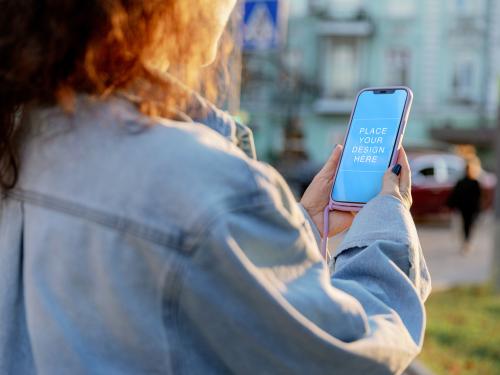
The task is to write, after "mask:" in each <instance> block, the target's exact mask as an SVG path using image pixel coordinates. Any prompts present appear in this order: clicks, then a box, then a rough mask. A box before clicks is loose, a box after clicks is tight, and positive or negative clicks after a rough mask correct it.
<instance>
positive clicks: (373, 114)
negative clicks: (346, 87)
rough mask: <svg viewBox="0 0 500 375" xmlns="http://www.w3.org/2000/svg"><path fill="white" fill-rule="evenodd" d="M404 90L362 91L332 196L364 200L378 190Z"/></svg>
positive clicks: (399, 117)
mask: <svg viewBox="0 0 500 375" xmlns="http://www.w3.org/2000/svg"><path fill="white" fill-rule="evenodd" d="M407 100H408V92H407V91H406V90H403V89H393V90H372V91H363V92H362V93H361V94H360V95H359V96H358V100H357V102H356V106H355V108H354V112H353V115H352V119H351V125H350V127H349V132H348V134H347V139H346V142H345V145H344V152H343V154H342V159H341V161H340V166H339V169H338V171H337V176H336V179H335V185H334V188H333V190H332V198H333V200H335V201H337V202H345V203H366V202H368V201H369V200H371V199H372V198H374V197H375V196H376V195H377V194H378V193H379V192H380V190H381V189H382V178H383V175H384V173H385V171H386V170H387V168H388V167H389V164H390V162H391V159H392V155H393V152H394V151H395V150H394V149H395V147H396V141H397V138H398V133H399V128H400V126H401V124H402V119H403V116H404V111H405V105H406V101H407Z"/></svg>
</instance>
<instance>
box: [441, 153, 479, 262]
mask: <svg viewBox="0 0 500 375" xmlns="http://www.w3.org/2000/svg"><path fill="white" fill-rule="evenodd" d="M480 173H481V164H480V162H479V159H478V158H477V157H476V158H473V159H470V160H468V161H467V163H466V166H465V174H464V176H463V178H461V179H460V180H459V181H457V183H456V184H455V186H454V187H453V190H452V192H451V194H450V197H449V199H448V206H449V207H450V208H452V209H455V210H457V211H458V212H459V214H460V216H461V219H462V235H463V242H462V247H461V252H462V253H463V254H467V253H469V252H470V251H471V249H472V246H471V237H472V230H473V228H474V224H475V223H476V220H477V218H478V216H479V213H480V211H481V185H480V183H479V181H478V178H479V175H480Z"/></svg>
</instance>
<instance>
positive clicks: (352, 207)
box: [321, 86, 413, 260]
mask: <svg viewBox="0 0 500 375" xmlns="http://www.w3.org/2000/svg"><path fill="white" fill-rule="evenodd" d="M374 90H377V91H379V90H405V91H406V92H407V94H408V98H407V100H406V103H405V107H404V109H403V116H402V120H401V121H402V123H401V126H400V127H399V132H398V134H397V137H396V144H397V146H396V147H395V151H394V154H393V156H392V159H391V161H390V163H389V168H390V167H392V166H394V165H395V164H396V161H397V160H398V156H399V150H400V148H401V145H402V142H403V136H404V132H405V129H406V124H407V123H408V117H409V115H410V110H411V105H412V102H413V92H412V91H411V89H409V88H408V87H405V86H389V87H369V88H366V89H363V90H361V91H360V92H359V93H358V95H357V96H356V100H355V101H354V105H353V110H352V111H351V117H350V118H349V128H348V129H347V131H346V134H345V136H344V142H343V144H344V145H345V143H346V141H347V135H348V134H349V129H350V128H351V125H352V118H353V115H354V109H355V108H356V105H357V103H358V99H359V96H360V95H361V94H362V93H363V92H365V91H374ZM343 155H344V150H342V154H341V156H340V159H339V160H342V156H343ZM339 167H340V162H339V164H338V165H337V169H336V170H335V174H334V176H333V184H332V189H331V190H330V199H329V203H328V205H327V206H326V207H325V210H324V216H323V219H324V220H323V238H322V244H321V254H322V256H323V257H324V258H325V259H327V260H328V257H329V255H328V250H327V239H328V228H329V222H328V221H329V217H330V215H329V213H330V211H333V210H339V211H350V212H357V211H359V210H361V209H362V208H363V206H364V205H365V204H364V203H343V202H336V201H334V200H333V199H332V193H333V187H334V186H335V181H336V179H337V172H338V169H339Z"/></svg>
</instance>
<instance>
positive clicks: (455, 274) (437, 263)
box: [417, 213, 494, 291]
mask: <svg viewBox="0 0 500 375" xmlns="http://www.w3.org/2000/svg"><path fill="white" fill-rule="evenodd" d="M460 225H461V223H460V220H459V218H458V217H454V218H453V219H452V222H451V224H450V225H449V226H447V225H445V224H442V225H436V224H434V223H429V224H420V225H418V226H417V227H418V232H419V236H420V241H421V244H422V249H423V250H424V254H425V258H426V260H427V264H428V266H429V269H430V272H431V276H432V286H433V290H434V291H437V290H440V289H443V288H448V287H451V286H457V285H468V284H481V283H485V282H487V281H488V280H490V279H491V262H492V259H493V225H494V218H493V215H492V214H491V213H486V214H483V216H482V217H481V218H480V219H479V221H478V223H477V225H476V231H475V232H474V234H473V238H472V251H471V252H470V253H468V254H466V255H462V254H461V252H460V248H461V241H460V239H461V237H460V235H461V233H460Z"/></svg>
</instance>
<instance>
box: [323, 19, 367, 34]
mask: <svg viewBox="0 0 500 375" xmlns="http://www.w3.org/2000/svg"><path fill="white" fill-rule="evenodd" d="M316 29H317V33H318V35H320V36H325V37H357V38H363V37H369V36H371V35H372V34H373V31H374V27H373V24H372V22H371V21H369V20H367V19H353V20H322V21H319V22H318V23H317V27H316Z"/></svg>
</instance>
